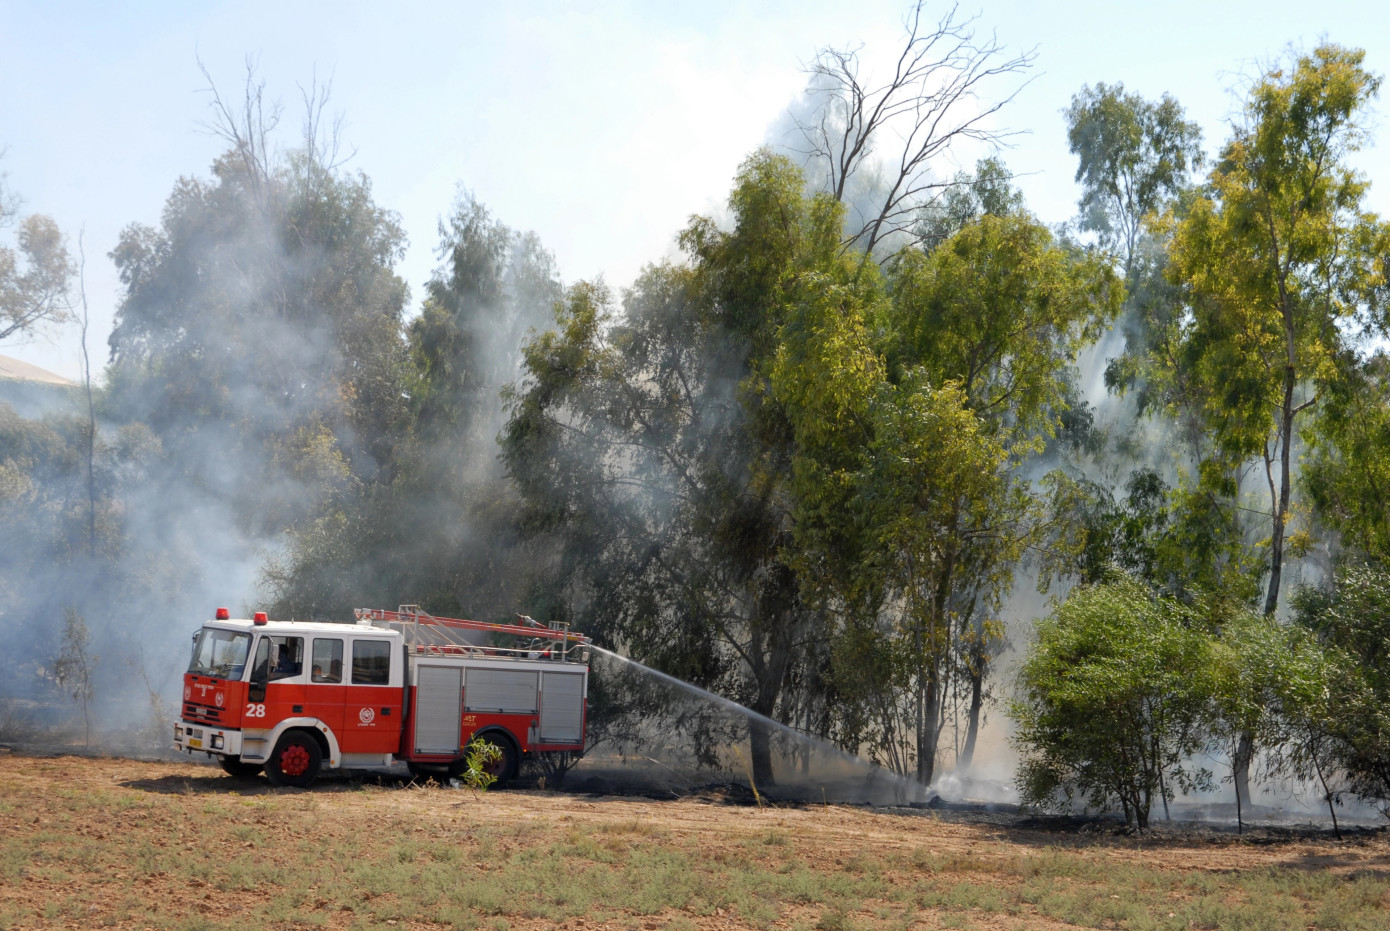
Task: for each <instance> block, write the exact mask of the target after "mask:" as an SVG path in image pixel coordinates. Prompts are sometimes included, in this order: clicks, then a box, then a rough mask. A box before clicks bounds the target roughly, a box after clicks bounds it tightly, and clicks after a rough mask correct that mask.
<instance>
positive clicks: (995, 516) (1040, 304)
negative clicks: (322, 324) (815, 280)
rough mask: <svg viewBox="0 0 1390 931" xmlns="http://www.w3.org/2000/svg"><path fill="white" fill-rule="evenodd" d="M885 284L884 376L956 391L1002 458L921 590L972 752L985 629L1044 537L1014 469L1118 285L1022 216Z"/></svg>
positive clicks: (1061, 408) (1033, 447)
mask: <svg viewBox="0 0 1390 931" xmlns="http://www.w3.org/2000/svg"><path fill="white" fill-rule="evenodd" d="M890 287H891V290H892V294H893V300H892V307H891V311H890V314H889V325H888V331H889V332H890V333H891V336H890V338H889V345H888V348H887V361H888V366H889V372H890V375H889V377H890V378H891V379H894V380H898V379H899V378H901V377H902V376H903V375H905V374H907V373H911V372H914V371H919V372H920V373H921V377H922V378H924V379H925V380H927V381H928V382H929V383H931V384H934V385H945V384H954V385H955V386H957V388H958V390H959V391H960V392H961V394H962V396H963V398H964V404H965V406H966V409H967V410H969V411H970V412H971V414H972V415H973V416H974V417H975V418H976V419H977V420H978V421H979V423H980V430H981V432H982V435H983V436H984V437H986V438H988V439H990V440H991V441H993V442H994V443H997V444H998V445H999V446H1000V447H1001V448H1002V449H1003V451H1004V456H1005V459H1004V461H1003V462H1002V463H1001V465H1000V469H1001V470H1002V478H1001V481H1003V482H1004V485H1005V488H1006V489H1007V490H1005V491H1001V492H998V494H999V495H1000V497H999V498H998V501H999V504H998V505H996V506H995V507H992V508H986V509H979V508H976V507H973V506H972V505H971V503H970V502H969V501H968V500H967V499H964V498H962V499H959V500H958V501H957V504H956V508H957V510H956V516H955V517H954V519H953V523H954V526H955V531H954V534H953V539H952V541H951V542H950V543H949V545H947V546H946V547H945V548H944V550H943V556H944V558H942V559H941V561H940V563H939V570H940V571H939V573H938V574H937V575H935V577H933V578H932V580H931V588H932V591H933V593H934V594H933V596H932V600H933V603H934V605H935V610H936V611H937V612H938V614H939V616H940V621H939V623H941V624H942V625H944V626H943V629H952V630H954V631H956V637H958V638H959V639H958V641H957V642H958V643H960V644H964V645H966V646H968V647H969V649H968V650H967V651H966V657H965V661H964V664H963V669H964V680H965V682H966V690H967V691H968V694H969V696H970V697H969V705H970V712H969V717H968V720H967V724H966V732H967V735H966V739H965V747H966V748H970V747H972V746H973V743H974V737H975V734H976V733H977V731H978V717H979V713H980V708H981V704H982V702H981V699H982V694H983V690H984V688H985V677H986V675H987V672H988V668H989V664H990V660H991V658H992V656H991V653H992V652H993V651H997V648H998V644H997V638H996V637H991V636H989V633H988V632H989V630H990V629H991V627H994V628H996V629H997V626H998V618H997V611H998V608H999V605H1000V601H1001V599H1002V598H1003V597H1004V596H1006V595H1007V594H1008V592H1009V590H1010V588H1011V585H1012V581H1013V574H1014V570H1015V568H1016V565H1017V561H1018V559H1019V557H1020V555H1021V552H1022V551H1023V549H1024V548H1026V547H1027V546H1029V545H1033V544H1036V543H1037V542H1039V539H1040V538H1039V536H1038V534H1039V533H1040V532H1041V530H1042V521H1043V515H1042V513H1041V511H1040V509H1039V508H1038V506H1037V501H1036V499H1035V497H1034V496H1033V494H1032V493H1031V491H1030V490H1029V488H1028V484H1029V483H1028V482H1027V481H1026V480H1025V479H1024V478H1023V476H1022V471H1021V467H1022V466H1023V465H1024V464H1025V463H1026V462H1027V461H1028V460H1029V459H1030V458H1031V457H1033V456H1035V455H1037V454H1038V453H1039V452H1041V451H1042V450H1043V448H1044V446H1045V444H1046V443H1047V441H1048V440H1050V439H1052V438H1054V437H1056V436H1057V434H1058V432H1059V430H1060V429H1061V427H1062V425H1063V420H1064V417H1065V416H1066V414H1067V413H1068V409H1069V406H1070V404H1071V402H1072V394H1071V392H1070V391H1069V390H1068V389H1069V386H1070V382H1071V377H1072V369H1073V367H1074V365H1075V363H1076V358H1077V354H1078V353H1079V352H1080V351H1081V350H1082V349H1083V348H1084V347H1086V346H1088V345H1090V344H1091V343H1092V342H1094V340H1095V339H1096V337H1097V335H1098V334H1099V333H1100V332H1101V330H1102V329H1103V328H1104V327H1105V326H1106V325H1108V324H1109V323H1110V321H1112V320H1113V319H1114V317H1115V315H1116V313H1117V312H1118V310H1119V306H1120V302H1121V300H1122V298H1123V293H1124V289H1123V286H1122V285H1121V284H1120V282H1119V280H1118V279H1117V278H1116V276H1115V274H1114V272H1113V270H1112V269H1111V268H1110V267H1109V265H1108V264H1107V263H1106V262H1105V261H1104V260H1103V259H1101V258H1099V257H1096V256H1091V255H1085V254H1078V253H1076V252H1074V251H1072V250H1069V249H1067V248H1064V247H1063V246H1062V245H1060V244H1058V243H1057V242H1056V241H1054V239H1053V237H1052V235H1051V233H1050V232H1049V231H1048V230H1047V229H1046V228H1045V227H1044V226H1042V225H1041V224H1040V223H1038V222H1037V221H1036V220H1034V219H1033V218H1032V217H1030V216H1028V215H1027V214H1024V213H1014V214H1006V215H1003V216H994V215H984V216H982V217H980V218H979V219H978V220H977V221H975V222H974V223H972V224H970V225H968V226H966V227H965V228H964V229H962V230H961V231H960V232H959V233H957V234H956V235H955V236H953V237H952V238H951V239H948V240H947V241H946V242H944V243H943V244H941V245H940V246H939V247H937V248H936V249H935V250H934V251H932V252H931V253H930V254H923V253H920V252H917V251H915V250H907V251H905V252H903V253H902V254H901V255H900V256H899V257H898V259H897V260H896V261H895V263H894V265H893V266H892V271H891V275H890ZM904 500H905V501H906V500H910V499H904ZM992 644H993V650H991V645H992ZM962 756H963V757H966V758H967V759H968V753H962ZM919 765H922V764H920V763H919ZM927 765H928V767H930V765H931V764H927Z"/></svg>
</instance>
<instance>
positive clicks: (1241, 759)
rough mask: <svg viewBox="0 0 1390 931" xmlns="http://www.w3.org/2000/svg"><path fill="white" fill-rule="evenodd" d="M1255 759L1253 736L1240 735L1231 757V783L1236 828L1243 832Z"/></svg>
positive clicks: (1249, 734) (1247, 734)
mask: <svg viewBox="0 0 1390 931" xmlns="http://www.w3.org/2000/svg"><path fill="white" fill-rule="evenodd" d="M1254 758H1255V735H1254V734H1251V733H1250V732H1249V731H1246V732H1244V733H1243V734H1241V735H1240V739H1239V740H1238V741H1237V742H1236V752H1235V755H1234V756H1233V757H1231V781H1232V782H1233V783H1234V784H1235V787H1236V827H1237V829H1238V830H1244V821H1243V820H1242V817H1243V812H1244V810H1245V809H1246V808H1248V807H1249V805H1250V763H1251V761H1252V760H1253V759H1254Z"/></svg>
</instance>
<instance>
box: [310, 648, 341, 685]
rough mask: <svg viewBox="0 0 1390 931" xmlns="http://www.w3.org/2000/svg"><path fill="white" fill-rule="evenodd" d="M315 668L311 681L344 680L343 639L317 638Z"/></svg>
mask: <svg viewBox="0 0 1390 931" xmlns="http://www.w3.org/2000/svg"><path fill="white" fill-rule="evenodd" d="M313 670H314V672H313V675H311V676H310V677H309V681H311V682H342V681H343V641H341V640H320V639H318V638H315V639H314V662H313Z"/></svg>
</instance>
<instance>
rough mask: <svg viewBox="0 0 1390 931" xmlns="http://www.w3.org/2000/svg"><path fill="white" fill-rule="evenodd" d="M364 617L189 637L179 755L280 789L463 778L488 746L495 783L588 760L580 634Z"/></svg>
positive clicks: (248, 625) (411, 615)
mask: <svg viewBox="0 0 1390 931" xmlns="http://www.w3.org/2000/svg"><path fill="white" fill-rule="evenodd" d="M356 613H357V618H358V619H357V623H356V624H331V623H308V622H301V621H271V620H269V619H268V618H267V617H266V615H265V614H264V613H263V612H257V613H256V615H255V616H254V617H253V618H252V619H250V620H234V619H232V618H231V617H230V615H229V613H228V611H227V609H225V608H219V609H218V611H217V616H216V618H215V619H214V620H211V621H208V622H207V623H205V624H204V625H203V626H202V628H200V629H199V630H198V631H197V633H195V635H194V639H193V655H192V658H191V660H190V662H189V665H188V669H187V671H186V673H185V674H184V684H183V704H182V706H181V709H182V710H181V713H180V719H179V721H178V722H177V723H176V724H175V725H174V747H175V749H177V750H180V751H184V752H188V753H190V754H191V753H194V752H203V753H206V754H208V755H209V756H211V757H215V758H216V759H217V760H218V762H219V763H220V764H221V765H222V767H223V769H225V770H226V771H227V772H229V773H231V774H232V775H234V776H242V777H246V776H254V775H255V774H256V773H258V772H260V771H261V770H264V771H265V774H266V777H267V778H268V779H269V780H270V781H271V782H272V783H273V784H275V785H282V786H308V785H309V784H310V783H312V782H313V781H314V779H315V778H316V777H317V776H318V774H319V772H320V771H321V770H322V769H325V768H327V769H342V768H353V769H358V768H377V767H388V766H390V765H392V764H393V763H395V762H397V761H400V762H405V763H406V764H408V765H409V766H410V768H411V770H412V771H414V772H417V773H422V774H423V773H426V772H429V773H434V774H438V775H441V776H442V775H443V774H445V773H448V774H450V775H457V774H458V773H459V772H461V771H462V769H463V768H464V767H465V766H466V758H467V753H468V750H469V744H470V742H471V741H474V740H482V739H485V740H487V741H488V742H490V743H492V744H493V745H495V746H497V747H498V748H499V749H500V750H501V751H502V753H501V759H500V760H497V761H496V762H495V763H494V764H493V765H492V766H491V767H490V770H491V771H492V773H493V775H494V776H496V777H497V778H498V780H499V782H505V781H506V780H508V779H510V778H512V777H513V776H515V775H516V773H517V770H518V768H519V765H520V763H521V760H522V759H523V758H524V757H526V756H528V755H530V754H534V753H568V754H573V755H576V756H577V755H581V754H582V753H583V750H584V729H585V724H586V720H585V718H586V703H587V697H588V666H587V665H586V661H587V652H586V651H585V650H584V647H586V646H587V643H588V641H587V639H586V638H584V637H583V636H582V635H578V634H572V633H570V632H569V631H568V630H566V629H564V628H562V627H558V626H557V627H544V626H542V625H540V624H537V623H536V622H535V621H532V620H531V619H530V618H522V619H521V621H522V623H519V624H516V625H504V624H489V623H483V622H476V621H465V620H459V619H454V618H435V617H431V616H430V615H427V614H424V613H423V612H421V611H420V610H419V609H418V608H416V607H414V606H404V607H402V608H401V610H400V611H382V610H375V609H363V610H359V611H357V612H356ZM571 654H575V655H574V656H572V655H571ZM576 659H577V661H576Z"/></svg>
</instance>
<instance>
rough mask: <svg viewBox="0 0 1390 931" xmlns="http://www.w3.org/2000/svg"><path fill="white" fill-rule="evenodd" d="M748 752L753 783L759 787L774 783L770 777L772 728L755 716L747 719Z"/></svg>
mask: <svg viewBox="0 0 1390 931" xmlns="http://www.w3.org/2000/svg"><path fill="white" fill-rule="evenodd" d="M748 753H749V758H750V759H751V760H752V769H753V782H754V784H755V785H757V786H760V787H762V786H771V785H775V784H776V783H775V782H774V781H773V778H772V729H771V728H770V727H768V726H767V724H766V723H764V722H763V721H760V720H758V719H757V718H749V719H748ZM759 791H761V788H760V789H759Z"/></svg>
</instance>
